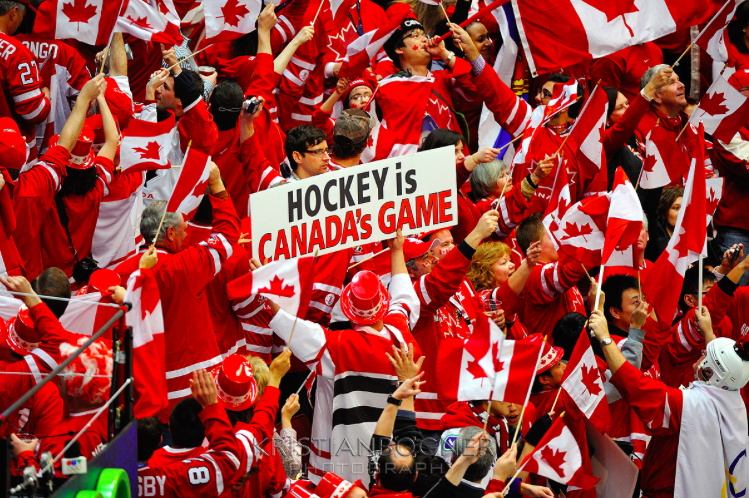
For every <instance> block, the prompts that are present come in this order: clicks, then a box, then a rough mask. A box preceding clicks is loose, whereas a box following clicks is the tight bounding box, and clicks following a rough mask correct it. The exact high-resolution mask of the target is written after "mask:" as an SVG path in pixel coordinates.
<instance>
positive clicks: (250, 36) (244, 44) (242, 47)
mask: <svg viewBox="0 0 749 498" xmlns="http://www.w3.org/2000/svg"><path fill="white" fill-rule="evenodd" d="M257 41H258V40H257V30H253V31H250V32H249V33H247V34H246V35H243V36H241V37H239V38H237V39H236V40H234V54H233V55H232V57H233V58H236V57H242V56H243V55H257Z"/></svg>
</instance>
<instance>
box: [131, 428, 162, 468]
mask: <svg viewBox="0 0 749 498" xmlns="http://www.w3.org/2000/svg"><path fill="white" fill-rule="evenodd" d="M137 430H138V461H139V462H147V461H148V459H149V458H151V456H153V452H154V451H156V450H157V449H158V448H159V445H160V444H161V434H162V432H163V430H164V426H163V425H161V422H160V421H159V418H158V417H146V418H141V419H138V426H137Z"/></svg>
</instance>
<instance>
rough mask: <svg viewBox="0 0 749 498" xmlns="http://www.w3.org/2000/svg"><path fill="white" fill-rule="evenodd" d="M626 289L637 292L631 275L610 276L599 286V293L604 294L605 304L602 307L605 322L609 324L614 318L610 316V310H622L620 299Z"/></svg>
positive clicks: (634, 279)
mask: <svg viewBox="0 0 749 498" xmlns="http://www.w3.org/2000/svg"><path fill="white" fill-rule="evenodd" d="M627 289H635V290H638V286H637V279H636V278H635V277H633V276H632V275H622V274H618V275H610V276H608V277H606V281H605V282H604V283H603V285H602V286H601V291H602V292H604V293H605V294H606V304H605V305H604V307H603V315H604V316H605V317H606V321H607V322H609V323H611V322H613V321H614V317H613V316H612V315H611V308H616V309H618V310H621V309H622V299H623V298H624V291H626V290H627Z"/></svg>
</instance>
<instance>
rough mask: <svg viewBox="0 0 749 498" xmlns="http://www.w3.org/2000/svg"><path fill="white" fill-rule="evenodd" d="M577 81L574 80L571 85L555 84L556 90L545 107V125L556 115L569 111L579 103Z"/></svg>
mask: <svg viewBox="0 0 749 498" xmlns="http://www.w3.org/2000/svg"><path fill="white" fill-rule="evenodd" d="M578 97H582V95H578V94H577V80H576V79H575V78H572V79H571V80H570V82H569V83H554V90H553V91H552V94H551V99H549V103H548V104H546V107H544V123H545V122H547V121H548V120H550V119H551V118H552V117H554V115H555V114H558V113H559V112H561V111H563V110H565V109H567V108H568V107H569V106H571V105H572V104H574V103H575V102H577V98H578Z"/></svg>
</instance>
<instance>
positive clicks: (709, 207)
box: [705, 178, 726, 225]
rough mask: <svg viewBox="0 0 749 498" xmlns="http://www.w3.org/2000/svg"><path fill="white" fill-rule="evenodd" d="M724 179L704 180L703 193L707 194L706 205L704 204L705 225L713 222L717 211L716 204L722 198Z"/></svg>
mask: <svg viewBox="0 0 749 498" xmlns="http://www.w3.org/2000/svg"><path fill="white" fill-rule="evenodd" d="M725 182H726V179H725V178H708V179H706V180H705V191H706V193H707V200H706V202H707V204H705V214H706V215H707V225H710V223H711V222H712V221H713V216H715V211H716V210H717V209H718V203H719V202H720V200H721V198H723V186H724V184H725Z"/></svg>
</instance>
